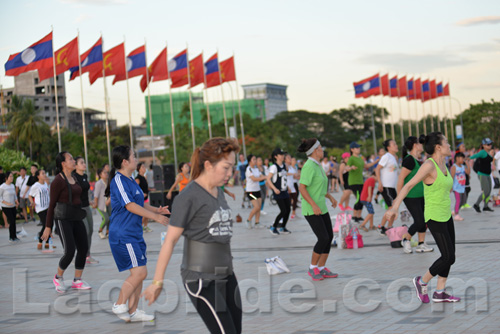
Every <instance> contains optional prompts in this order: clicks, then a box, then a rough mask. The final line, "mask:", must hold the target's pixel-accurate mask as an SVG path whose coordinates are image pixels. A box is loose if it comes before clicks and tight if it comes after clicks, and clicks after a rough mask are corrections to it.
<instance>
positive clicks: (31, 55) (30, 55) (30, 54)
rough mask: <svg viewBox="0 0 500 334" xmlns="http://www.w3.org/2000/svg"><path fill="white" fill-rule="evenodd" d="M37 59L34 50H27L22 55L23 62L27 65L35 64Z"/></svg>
mask: <svg viewBox="0 0 500 334" xmlns="http://www.w3.org/2000/svg"><path fill="white" fill-rule="evenodd" d="M35 58H36V52H35V50H33V49H32V48H27V49H26V50H24V51H23V53H21V60H22V61H23V63H25V64H26V65H28V64H29V63H31V62H33V60H35Z"/></svg>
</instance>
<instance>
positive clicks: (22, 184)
mask: <svg viewBox="0 0 500 334" xmlns="http://www.w3.org/2000/svg"><path fill="white" fill-rule="evenodd" d="M29 178H30V177H29V176H28V175H25V176H24V179H23V178H22V177H21V176H19V177H18V178H17V179H16V188H19V198H28V193H27V192H26V195H25V196H23V195H24V192H25V191H26V188H27V187H28V179H29Z"/></svg>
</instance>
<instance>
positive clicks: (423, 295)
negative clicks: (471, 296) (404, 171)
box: [385, 132, 460, 303]
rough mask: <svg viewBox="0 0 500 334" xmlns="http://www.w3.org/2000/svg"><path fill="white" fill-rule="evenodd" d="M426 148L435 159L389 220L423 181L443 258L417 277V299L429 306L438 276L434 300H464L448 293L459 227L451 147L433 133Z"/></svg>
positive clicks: (395, 206)
mask: <svg viewBox="0 0 500 334" xmlns="http://www.w3.org/2000/svg"><path fill="white" fill-rule="evenodd" d="M424 147H425V151H426V152H427V154H429V155H431V158H429V159H428V160H427V161H426V162H425V163H424V164H423V165H422V166H421V167H420V169H419V170H418V172H417V173H416V174H415V176H414V177H413V178H412V179H411V180H410V181H408V183H406V185H405V186H404V187H403V188H402V189H401V192H399V194H398V196H397V197H396V200H395V201H394V203H393V206H392V208H391V209H389V210H387V212H386V213H385V215H386V217H387V219H390V218H393V217H396V216H397V212H398V209H399V206H400V205H401V202H402V201H403V199H404V198H405V197H406V196H407V195H408V193H409V192H410V190H411V189H412V188H413V187H415V186H416V185H417V184H418V183H419V182H421V181H423V187H424V199H425V209H424V217H425V222H426V223H427V227H428V228H429V230H430V231H431V233H432V236H433V237H434V240H435V241H436V244H437V246H438V248H439V250H440V251H441V257H440V258H439V259H437V260H436V261H435V262H434V263H433V264H432V265H431V267H430V268H429V270H428V271H427V272H426V273H425V274H424V275H423V276H417V277H415V278H414V279H413V285H414V286H415V289H416V293H417V297H418V298H419V299H420V300H421V301H422V302H423V303H429V301H430V300H429V296H428V295H427V284H428V283H429V281H430V280H431V279H432V278H433V277H434V276H436V275H437V276H438V281H437V289H436V291H435V292H434V294H433V295H432V301H434V302H436V303H440V302H458V301H460V298H458V297H454V296H451V295H449V294H448V293H446V290H445V288H446V280H447V278H448V274H449V272H450V268H451V266H452V265H453V263H455V227H454V224H453V218H452V216H451V199H450V192H451V188H452V186H453V179H452V178H451V175H450V172H449V171H448V169H447V168H446V157H449V156H451V150H450V144H449V143H448V141H447V140H446V138H445V137H444V136H443V134H442V133H441V132H432V133H430V134H428V135H427V136H426V137H425V141H424Z"/></svg>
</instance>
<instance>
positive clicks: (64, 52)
mask: <svg viewBox="0 0 500 334" xmlns="http://www.w3.org/2000/svg"><path fill="white" fill-rule="evenodd" d="M54 57H55V61H56V75H59V74H61V73H64V72H66V71H67V70H69V69H70V68H71V67H74V66H78V37H75V39H73V40H72V41H71V42H69V43H68V44H66V45H65V46H63V47H62V48H60V49H59V50H57V51H56V52H54ZM53 76H54V69H53V68H46V69H40V70H38V78H39V79H40V81H43V80H45V79H48V78H50V77H53Z"/></svg>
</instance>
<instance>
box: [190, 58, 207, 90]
mask: <svg viewBox="0 0 500 334" xmlns="http://www.w3.org/2000/svg"><path fill="white" fill-rule="evenodd" d="M189 77H190V81H189V82H190V85H189V87H191V88H192V87H195V86H197V85H199V84H201V83H203V81H204V80H205V77H204V76H203V55H202V54H200V55H199V56H198V57H196V58H194V59H191V60H190V61H189Z"/></svg>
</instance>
